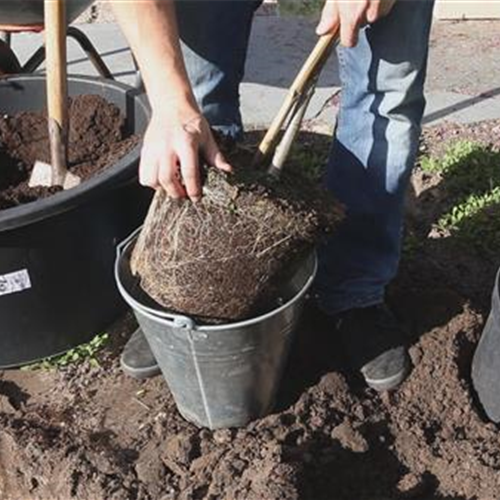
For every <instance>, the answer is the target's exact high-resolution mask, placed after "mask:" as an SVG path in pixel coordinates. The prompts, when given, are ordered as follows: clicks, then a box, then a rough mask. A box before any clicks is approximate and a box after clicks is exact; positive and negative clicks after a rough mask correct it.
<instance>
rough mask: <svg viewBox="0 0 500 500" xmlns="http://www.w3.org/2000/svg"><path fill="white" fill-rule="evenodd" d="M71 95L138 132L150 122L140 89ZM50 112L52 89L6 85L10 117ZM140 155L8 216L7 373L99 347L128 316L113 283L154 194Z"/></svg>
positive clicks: (89, 82)
mask: <svg viewBox="0 0 500 500" xmlns="http://www.w3.org/2000/svg"><path fill="white" fill-rule="evenodd" d="M69 93H70V95H73V96H75V95H81V94H98V95H100V96H102V97H104V98H105V99H107V100H108V101H110V102H112V103H114V104H116V105H117V106H118V107H119V108H120V109H121V110H122V111H123V113H124V114H125V116H126V117H127V127H128V128H129V130H130V131H131V132H135V133H142V132H143V131H144V130H145V127H146V125H147V122H148V117H149V108H148V105H147V102H146V100H145V98H144V97H143V96H141V95H139V93H138V92H137V91H135V90H134V89H131V88H130V87H127V86H125V85H121V84H118V83H115V82H110V81H106V80H99V79H96V78H89V77H73V76H72V77H70V81H69ZM44 106H45V79H44V78H42V77H38V76H26V77H24V76H23V77H13V78H9V79H6V80H1V81H0V112H2V113H7V114H13V113H16V112H19V111H25V110H38V109H42V108H44ZM139 153H140V148H139V147H136V148H135V149H134V150H133V151H131V152H130V153H129V154H127V155H126V156H125V157H123V158H122V159H121V160H120V161H119V162H118V163H117V164H116V165H114V166H112V167H111V168H109V169H107V170H106V171H104V172H102V173H100V174H98V175H96V176H95V177H94V178H93V179H91V180H89V181H87V182H85V183H83V184H82V185H80V186H79V187H77V188H75V189H72V190H69V191H65V192H61V193H57V194H55V195H53V196H51V197H50V198H47V199H44V200H39V201H36V202H34V203H29V204H26V205H23V206H20V207H16V208H12V209H8V210H3V211H0V367H1V368H5V367H9V366H15V365H19V364H23V363H27V362H31V361H34V360H37V359H40V358H44V357H47V356H51V355H54V354H57V353H60V352H64V351H66V350H67V349H69V348H71V347H73V346H75V345H77V344H80V343H82V342H86V341H88V340H90V339H91V338H92V337H93V336H94V335H95V334H97V333H101V332H103V331H105V329H106V328H107V327H108V326H109V325H110V324H111V323H112V322H113V321H114V320H115V319H116V318H117V317H118V316H119V314H120V313H121V312H122V311H123V310H124V303H123V302H122V301H121V299H120V296H119V294H118V291H117V289H116V285H115V282H114V278H113V263H114V258H115V252H116V245H117V243H119V242H120V241H122V240H123V239H124V238H125V237H126V236H127V235H128V234H130V232H131V231H132V230H133V229H134V228H136V227H137V226H138V225H139V224H140V223H141V222H142V220H143V219H144V216H145V213H146V210H147V207H148V205H149V201H150V198H151V192H150V190H147V189H144V188H142V187H140V186H139V184H138V182H137V168H138V162H139Z"/></svg>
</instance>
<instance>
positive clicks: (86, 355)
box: [22, 333, 109, 371]
mask: <svg viewBox="0 0 500 500" xmlns="http://www.w3.org/2000/svg"><path fill="white" fill-rule="evenodd" d="M108 343H109V335H108V334H107V333H102V334H100V335H96V336H95V337H94V338H93V339H92V340H91V341H90V342H88V343H87V344H82V345H79V346H77V347H74V348H73V349H70V350H69V351H67V352H65V353H64V354H61V355H58V356H52V357H50V358H45V359H43V360H41V361H38V362H37V363H33V364H31V365H26V366H23V367H22V370H47V371H50V370H59V369H61V368H65V367H67V366H69V365H74V364H80V363H84V362H88V363H90V364H91V365H92V366H94V367H98V366H99V360H98V358H97V354H98V353H99V352H100V351H101V350H102V349H103V348H104V347H105V346H106V345H108Z"/></svg>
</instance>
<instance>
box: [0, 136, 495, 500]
mask: <svg viewBox="0 0 500 500" xmlns="http://www.w3.org/2000/svg"><path fill="white" fill-rule="evenodd" d="M304 141H306V143H307V144H309V145H310V146H308V147H312V146H316V147H320V146H321V147H324V148H325V150H326V147H327V146H326V144H327V140H326V139H325V138H324V137H317V136H308V137H306V138H304ZM419 182H420V185H419V186H416V187H415V192H417V191H418V192H419V193H420V195H419V196H422V194H423V193H425V191H426V186H425V185H424V184H425V182H427V181H425V182H424V184H422V182H423V181H422V180H420V181H419ZM428 182H429V185H433V182H434V181H433V179H429V180H428ZM431 208H432V207H429V209H431ZM417 215H418V214H417ZM417 215H415V214H412V215H411V217H410V219H409V224H410V226H411V228H412V230H415V231H423V230H424V229H423V226H424V223H422V222H420V221H421V220H427V219H426V218H425V217H424V216H425V215H426V214H425V213H424V214H423V215H422V218H419V217H418V216H417ZM425 224H427V222H425ZM448 240H449V238H448V239H447V238H442V241H441V242H440V243H439V244H440V245H441V246H442V247H443V248H448V249H449V248H452V247H453V241H448ZM446 255H447V254H446V252H445V251H444V250H440V251H439V252H437V251H436V252H435V246H434V245H433V246H430V247H429V250H425V251H420V250H419V251H418V252H406V251H405V257H404V260H403V263H402V268H401V272H400V275H399V277H398V279H397V281H396V283H395V284H394V285H393V286H392V287H391V289H390V293H389V300H390V303H391V304H392V306H393V308H394V309H395V311H396V313H397V314H398V316H399V317H400V319H401V320H402V321H403V322H404V323H405V324H406V325H407V327H408V341H409V343H410V344H411V357H412V360H413V364H414V368H413V372H412V374H411V376H410V377H409V379H408V380H407V381H406V382H405V383H404V384H403V386H402V387H401V388H400V390H399V391H397V392H396V393H392V394H383V395H378V394H376V393H374V392H373V391H371V390H368V389H365V388H364V387H363V385H362V384H361V383H360V381H359V380H358V379H357V378H356V377H355V376H354V375H353V374H352V373H350V371H349V370H348V369H347V368H346V366H345V365H344V362H343V356H342V352H341V351H340V349H339V346H338V344H337V343H336V341H335V336H334V334H333V332H334V330H333V325H332V324H331V323H330V322H329V320H328V319H327V318H325V317H324V316H322V315H321V314H320V313H319V312H317V311H316V310H315V309H314V306H313V305H312V304H310V305H309V306H308V308H307V311H306V314H305V316H304V318H303V321H302V324H301V327H300V329H299V332H298V335H297V338H296V340H295V343H294V347H293V351H292V354H291V359H290V362H289V365H288V368H287V371H286V373H285V377H284V381H283V384H282V389H281V392H280V395H279V399H278V406H277V409H276V410H275V412H274V413H273V414H272V415H270V416H268V417H266V418H264V419H262V420H260V421H256V422H254V423H252V424H250V425H248V426H247V427H246V428H244V429H239V430H237V429H231V430H220V431H215V432H212V431H208V430H200V429H197V428H195V427H194V426H193V425H191V424H189V423H187V422H185V421H184V420H183V419H182V418H181V417H180V415H179V414H178V413H177V411H176V409H175V404H174V402H173V400H172V397H171V395H170V393H169V392H168V389H167V386H166V384H165V382H164V381H163V379H162V378H161V377H156V378H154V379H152V380H148V381H143V382H138V381H134V380H132V379H129V378H127V377H125V376H124V375H123V374H122V373H121V372H120V368H119V361H118V356H119V353H120V349H121V346H122V345H123V343H124V342H125V341H126V339H127V337H128V335H129V334H130V332H131V331H132V330H133V328H134V323H133V320H132V319H131V318H130V317H126V318H124V319H123V320H122V321H121V322H120V323H119V324H118V325H115V327H113V328H112V329H111V330H110V332H109V333H110V334H111V338H112V344H111V345H110V346H109V347H107V348H106V349H105V350H104V351H103V352H102V354H101V356H100V367H92V366H91V365H90V364H88V363H87V364H82V365H78V366H70V367H69V368H67V369H65V370H63V371H55V372H54V371H51V372H45V371H16V370H13V371H6V372H1V374H0V498H1V499H2V500H18V499H19V500H21V499H22V500H26V499H33V500H38V499H43V500H55V499H60V500H70V499H78V500H118V499H120V500H138V499H141V500H174V499H175V500H195V499H197V500H202V499H203V500H281V499H284V500H294V499H296V500H337V499H338V500H388V499H394V500H395V499H404V498H412V499H422V500H423V499H425V500H430V499H448V500H452V499H453V500H473V499H476V500H493V499H498V498H500V493H499V491H500V473H499V471H500V433H499V432H498V428H497V427H495V426H494V425H492V424H488V423H486V421H485V420H484V418H483V415H482V413H481V410H480V409H479V408H478V407H477V406H476V402H475V398H474V394H473V392H472V390H471V385H470V380H469V367H470V363H471V356H472V352H473V349H474V345H475V343H476V342H477V339H478V336H479V334H480V332H481V328H482V324H483V320H484V314H485V312H486V307H487V303H488V297H489V293H490V289H491V284H492V282H493V275H490V276H488V278H487V279H485V281H484V282H483V283H482V286H481V288H477V290H476V291H477V293H476V295H475V300H474V303H472V302H471V300H470V297H469V295H468V293H467V289H466V287H465V286H459V285H460V282H461V276H462V272H463V267H462V266H463V265H464V263H465V264H467V265H470V266H471V267H474V266H476V267H477V266H478V260H479V257H478V255H477V254H475V253H474V251H473V250H472V249H471V250H470V251H469V252H468V253H467V252H465V254H464V256H463V259H462V261H461V262H460V265H458V264H457V265H455V263H454V262H453V261H452V262H446V265H444V263H443V259H447V257H446ZM491 265H492V266H493V264H491ZM478 287H479V285H478Z"/></svg>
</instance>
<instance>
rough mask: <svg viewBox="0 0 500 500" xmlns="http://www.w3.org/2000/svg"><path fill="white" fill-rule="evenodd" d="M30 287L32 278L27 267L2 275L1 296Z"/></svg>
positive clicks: (0, 276)
mask: <svg viewBox="0 0 500 500" xmlns="http://www.w3.org/2000/svg"><path fill="white" fill-rule="evenodd" d="M28 288H31V280H30V275H29V274H28V270H27V269H22V270H21V271H16V272H14V273H9V274H3V275H0V297H1V296H2V295H10V294H11V293H16V292H22V291H23V290H27V289H28Z"/></svg>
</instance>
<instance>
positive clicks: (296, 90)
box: [257, 28, 339, 160]
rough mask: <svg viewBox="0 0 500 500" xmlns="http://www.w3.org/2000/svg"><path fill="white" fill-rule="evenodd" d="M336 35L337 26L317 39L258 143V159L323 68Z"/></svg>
mask: <svg viewBox="0 0 500 500" xmlns="http://www.w3.org/2000/svg"><path fill="white" fill-rule="evenodd" d="M338 36H339V29H338V28H337V29H336V30H335V31H334V32H333V33H331V34H328V35H323V36H322V37H320V38H319V40H318V41H317V43H316V45H315V46H314V48H313V50H312V52H311V53H310V54H309V57H308V58H307V60H306V62H305V63H304V65H303V66H302V68H301V70H300V71H299V74H298V75H297V77H296V78H295V80H294V82H293V83H292V85H291V87H290V89H289V91H288V94H287V95H286V97H285V100H284V102H283V104H282V105H281V108H280V110H279V111H278V114H277V115H276V117H275V118H274V120H273V122H272V123H271V126H270V127H269V129H268V131H267V132H266V135H265V136H264V138H263V139H262V141H261V143H260V145H259V150H258V152H257V155H258V157H259V160H261V159H262V158H264V157H266V156H267V154H268V153H269V151H270V150H271V148H272V147H273V146H274V144H275V142H276V139H277V138H278V135H279V133H280V130H281V128H282V127H283V124H284V123H285V120H286V119H287V117H288V115H289V114H290V111H291V110H292V109H293V107H294V105H295V103H296V101H297V99H298V97H299V96H300V95H302V94H303V93H304V91H305V90H306V89H307V87H308V85H309V83H310V81H311V79H312V78H314V77H315V76H316V75H317V74H318V73H319V71H321V69H322V68H323V66H324V64H325V62H326V60H327V58H328V55H329V53H330V50H331V49H332V47H333V45H334V43H335V42H336V41H337V39H338Z"/></svg>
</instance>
